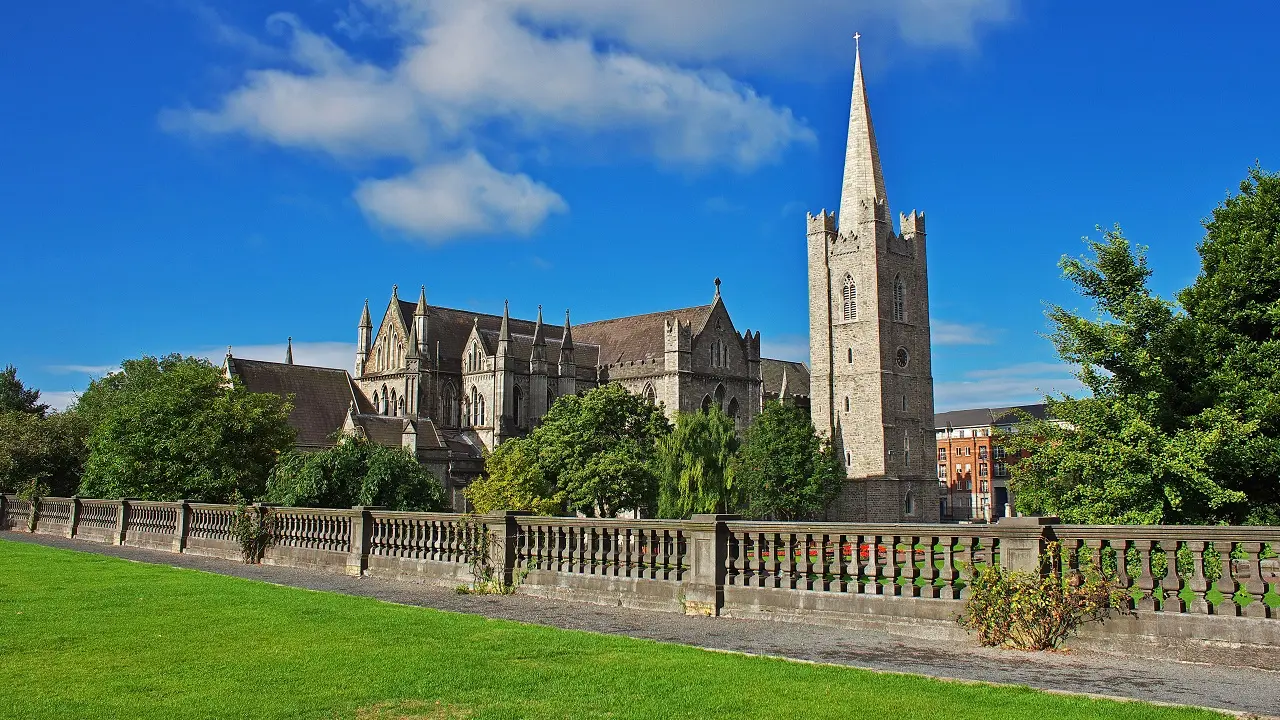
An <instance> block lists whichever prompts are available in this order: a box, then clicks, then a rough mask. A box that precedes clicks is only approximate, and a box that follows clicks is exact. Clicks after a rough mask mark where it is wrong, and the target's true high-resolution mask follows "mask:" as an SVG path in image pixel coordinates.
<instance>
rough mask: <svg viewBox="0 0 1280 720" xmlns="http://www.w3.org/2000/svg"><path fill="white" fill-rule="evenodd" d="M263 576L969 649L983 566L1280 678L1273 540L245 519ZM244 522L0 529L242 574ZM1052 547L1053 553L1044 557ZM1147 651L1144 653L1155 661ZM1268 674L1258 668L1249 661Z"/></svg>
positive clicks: (1152, 638) (159, 508)
mask: <svg viewBox="0 0 1280 720" xmlns="http://www.w3.org/2000/svg"><path fill="white" fill-rule="evenodd" d="M251 508H252V509H251V512H253V513H258V514H260V516H261V517H262V518H264V522H265V524H266V527H268V528H269V529H270V534H271V542H270V544H269V546H268V547H267V549H266V551H265V553H264V554H263V556H262V558H261V561H262V562H263V563H266V564H274V565H286V566H293V567H309V568H316V569H327V570H333V571H337V572H345V573H348V574H353V575H371V576H377V577H386V578H400V579H411V580H418V581H423V582H428V583H434V584H438V585H443V586H449V587H455V586H458V585H462V584H472V583H475V582H476V581H477V580H478V579H480V578H484V579H485V580H486V581H487V582H494V583H500V584H503V585H506V586H511V585H515V586H518V588H519V592H521V593H524V594H530V595H539V596H544V597H554V598H563V599H568V600H583V601H587V602H595V603H604V604H609V605H622V606H627V607H635V608H645V609H654V610H665V611H675V612H685V613H690V614H707V615H724V616H730V617H751V618H768V619H773V620H785V621H793V622H808V623H817V624H827V625H835V626H842V627H855V628H863V629H867V628H870V629H880V630H885V631H888V632H892V633H901V634H910V635H917V636H924V637H929V638H935V639H938V640H941V641H964V640H965V638H966V636H965V634H964V632H963V631H962V630H961V629H960V627H959V626H958V624H957V623H956V622H955V618H956V616H957V615H958V614H959V613H960V612H961V611H962V609H963V601H964V599H965V598H966V595H967V593H968V582H969V580H970V578H971V575H972V572H973V571H974V569H975V568H980V567H982V566H984V565H988V564H996V565H999V566H1001V567H1004V568H1008V569H1016V570H1023V571H1030V572H1040V573H1048V572H1057V573H1062V574H1064V576H1070V574H1072V573H1076V572H1082V573H1094V572H1096V573H1098V574H1101V575H1102V576H1104V577H1106V578H1107V579H1109V580H1111V581H1112V582H1113V583H1115V584H1116V585H1117V586H1119V587H1120V588H1122V589H1123V590H1124V591H1125V593H1126V594H1127V597H1129V598H1131V602H1130V607H1129V610H1130V611H1131V612H1130V613H1129V614H1126V615H1123V616H1117V617H1113V618H1110V619H1108V620H1107V621H1106V623H1104V624H1102V625H1091V626H1087V627H1086V628H1084V629H1083V630H1082V631H1081V632H1080V634H1079V636H1078V637H1077V638H1076V639H1074V640H1073V641H1072V642H1073V644H1074V645H1076V646H1080V647H1094V648H1099V649H1106V650H1113V651H1120V652H1145V651H1152V652H1154V651H1156V650H1158V651H1159V652H1158V653H1157V654H1158V655H1159V656H1162V657H1168V656H1174V657H1182V658H1186V659H1196V658H1197V655H1199V657H1200V658H1203V653H1205V652H1214V653H1218V654H1219V655H1222V654H1223V653H1226V654H1228V655H1230V656H1231V657H1232V658H1235V659H1236V661H1239V662H1245V663H1249V664H1257V663H1259V662H1270V663H1272V664H1274V665H1280V595H1277V581H1280V559H1277V557H1276V552H1277V551H1280V527H1178V526H1082V525H1064V524H1057V523H1055V522H1053V521H1052V519H1049V518H1005V519H1002V520H1001V521H1000V522H998V523H996V524H994V525H967V526H966V525H908V524H884V525H875V524H844V523H791V522H754V521H752V522H748V521H743V520H740V519H738V518H737V516H730V515H696V516H694V517H693V518H692V519H690V520H683V521H676V520H624V519H608V520H601V519H586V518H564V517H534V516H529V515H524V514H521V513H503V514H498V515H485V516H464V515H457V514H445V513H415V512H391V511H386V510H384V509H381V508H360V507H357V508H352V509H349V510H346V509H321V508H283V507H265V506H251ZM235 514H236V508H234V507H233V506H230V505H219V504H208V503H194V502H186V501H180V502H144V501H138V500H93V499H82V498H36V499H34V500H23V499H19V498H17V497H15V496H0V529H4V530H10V531H17V532H27V531H34V532H36V533H42V534H51V535H60V536H64V537H76V538H81V539H85V540H91V541H95V542H105V543H112V544H120V545H134V546H139V547H146V548H152V549H159V550H165V551H170V552H182V553H192V554H199V555H210V556H216V557H222V558H227V559H236V560H239V559H241V556H242V553H241V548H240V545H239V543H238V542H237V540H236V539H235V537H234V533H233V523H234V519H235ZM1054 547H1056V548H1057V549H1058V552H1057V554H1056V555H1054V554H1052V553H1050V552H1048V549H1050V548H1054ZM1153 649H1154V650H1153ZM1259 658H1262V660H1259Z"/></svg>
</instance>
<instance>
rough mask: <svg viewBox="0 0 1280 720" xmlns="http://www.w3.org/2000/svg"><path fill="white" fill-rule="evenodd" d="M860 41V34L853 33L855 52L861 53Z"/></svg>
mask: <svg viewBox="0 0 1280 720" xmlns="http://www.w3.org/2000/svg"><path fill="white" fill-rule="evenodd" d="M861 40H862V33H859V32H855V33H854V34H853V49H854V50H855V51H861V50H862V42H861Z"/></svg>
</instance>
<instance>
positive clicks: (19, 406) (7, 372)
mask: <svg viewBox="0 0 1280 720" xmlns="http://www.w3.org/2000/svg"><path fill="white" fill-rule="evenodd" d="M48 411H49V406H48V405H46V404H44V403H41V402H40V391H39V390H35V389H28V388H26V387H24V386H23V384H22V381H21V380H19V379H18V369H17V368H15V367H14V366H12V365H9V366H8V367H6V368H5V369H4V372H0V413H3V412H20V413H28V414H31V415H38V416H40V417H44V415H45V413H46V412H48Z"/></svg>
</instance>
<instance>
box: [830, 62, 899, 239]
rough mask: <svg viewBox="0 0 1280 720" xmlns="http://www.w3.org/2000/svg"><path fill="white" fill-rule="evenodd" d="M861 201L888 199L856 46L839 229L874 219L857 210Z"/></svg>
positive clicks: (886, 200)
mask: <svg viewBox="0 0 1280 720" xmlns="http://www.w3.org/2000/svg"><path fill="white" fill-rule="evenodd" d="M864 201H869V202H872V203H877V202H881V203H884V204H885V205H886V207H887V206H888V202H889V199H888V196H887V195H886V193H885V190H884V172H883V171H882V170H881V169H880V148H879V147H878V146H877V145H876V131H875V128H874V127H872V125H871V106H870V105H869V104H868V103H867V86H866V83H865V82H864V81H863V79H862V50H861V49H860V48H859V49H858V50H856V51H855V54H854V60H853V98H852V100H851V101H850V103H849V140H848V143H847V145H846V146H845V152H844V184H843V185H842V186H841V189H840V215H839V223H840V228H841V229H842V230H843V229H852V226H853V225H854V224H855V223H857V222H861V221H866V220H874V219H875V216H874V215H870V216H867V215H863V214H862V213H861V210H862V203H863V202H864ZM873 207H874V205H873ZM886 217H887V213H886Z"/></svg>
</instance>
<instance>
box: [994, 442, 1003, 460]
mask: <svg viewBox="0 0 1280 720" xmlns="http://www.w3.org/2000/svg"><path fill="white" fill-rule="evenodd" d="M995 452H996V459H997V460H1003V459H1004V448H1002V447H1000V446H999V445H997V446H996V447H995Z"/></svg>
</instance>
